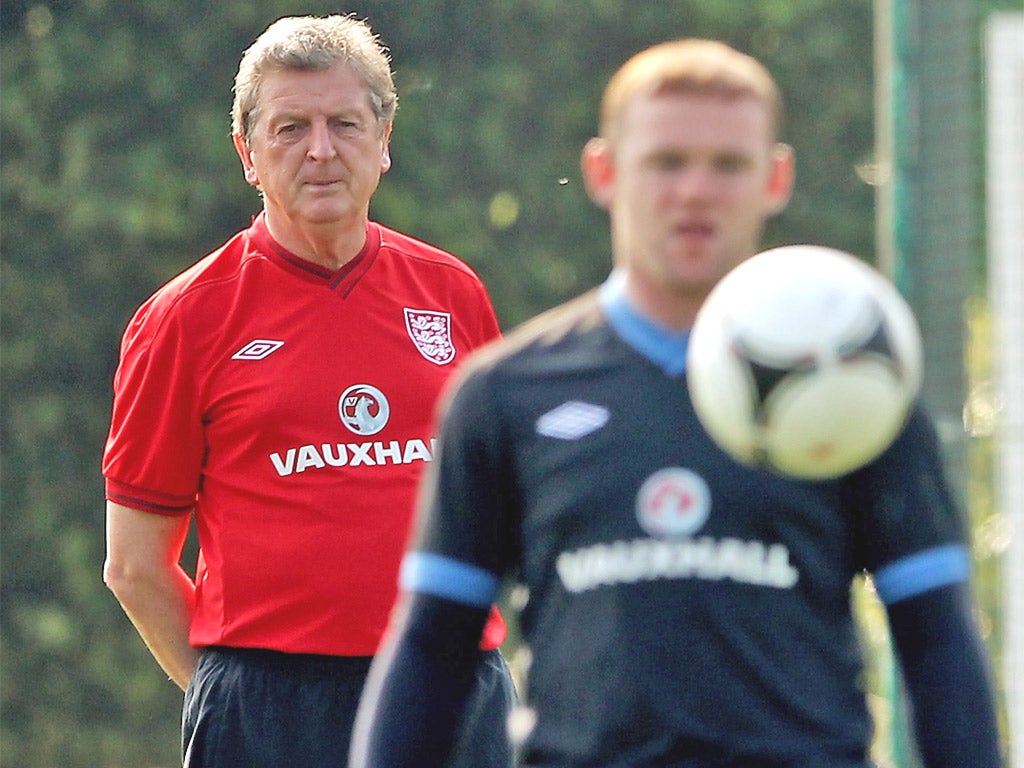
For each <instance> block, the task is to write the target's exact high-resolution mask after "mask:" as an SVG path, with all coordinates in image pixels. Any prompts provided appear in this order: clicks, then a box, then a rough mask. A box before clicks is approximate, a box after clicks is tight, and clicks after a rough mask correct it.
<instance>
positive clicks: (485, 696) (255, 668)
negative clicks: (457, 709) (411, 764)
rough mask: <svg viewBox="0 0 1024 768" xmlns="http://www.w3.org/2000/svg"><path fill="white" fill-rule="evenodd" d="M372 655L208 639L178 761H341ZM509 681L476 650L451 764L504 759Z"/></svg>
mask: <svg viewBox="0 0 1024 768" xmlns="http://www.w3.org/2000/svg"><path fill="white" fill-rule="evenodd" d="M371 661H372V658H371V657H368V656H360V657H343V656H319V655H311V654H290V653H279V652H277V651H265V650H260V649H248V648H208V649H206V650H205V651H204V652H203V654H202V655H201V656H200V659H199V664H198V666H197V667H196V671H195V674H194V675H193V676H192V681H191V683H190V684H189V687H188V690H187V691H186V692H185V703H184V709H183V712H182V727H181V731H182V746H181V748H182V764H183V766H184V767H185V768H241V766H244V767H245V768H264V767H265V768H345V766H346V765H347V763H348V748H349V742H350V739H351V736H352V725H353V723H354V721H355V716H356V709H357V708H358V706H359V696H360V694H361V693H362V690H363V684H364V683H365V681H366V675H367V672H368V671H369V668H370V662H371ZM515 698H516V695H515V689H514V687H513V684H512V676H511V674H510V673H509V669H508V665H507V664H506V663H505V659H504V658H503V657H502V655H501V653H500V652H498V651H488V652H486V653H484V654H483V661H482V663H481V664H480V668H479V671H478V672H477V684H476V688H475V689H474V692H473V697H472V699H471V700H470V702H469V705H468V706H469V709H468V710H467V713H466V719H465V721H464V723H463V730H462V733H461V734H460V736H459V740H458V742H457V747H456V754H455V756H454V758H453V760H452V763H451V767H452V768H510V766H511V765H512V763H513V758H512V748H511V746H510V744H509V739H508V735H507V730H506V722H507V719H508V714H509V713H510V712H511V710H512V708H513V706H514V705H515Z"/></svg>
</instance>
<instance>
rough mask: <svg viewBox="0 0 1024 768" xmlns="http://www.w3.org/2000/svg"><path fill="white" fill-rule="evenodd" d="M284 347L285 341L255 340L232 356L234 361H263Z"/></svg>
mask: <svg viewBox="0 0 1024 768" xmlns="http://www.w3.org/2000/svg"><path fill="white" fill-rule="evenodd" d="M283 346H284V342H283V341H271V340H270V339H253V340H252V341H250V342H249V343H248V344H246V345H245V346H244V347H242V348H241V349H240V350H238V351H237V352H235V354H233V355H232V356H231V359H232V360H262V359H263V358H265V357H267V356H268V355H271V354H273V353H274V352H276V351H277V350H279V349H280V348H281V347H283Z"/></svg>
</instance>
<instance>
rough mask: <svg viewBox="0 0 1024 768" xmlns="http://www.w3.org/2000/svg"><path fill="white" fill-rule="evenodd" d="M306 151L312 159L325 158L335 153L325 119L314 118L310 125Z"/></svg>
mask: <svg viewBox="0 0 1024 768" xmlns="http://www.w3.org/2000/svg"><path fill="white" fill-rule="evenodd" d="M308 152H309V156H310V157H311V158H313V159H314V160H326V159H328V158H330V157H332V156H333V155H334V154H335V150H334V141H333V137H332V136H331V129H330V127H329V126H328V125H327V121H326V120H314V121H313V123H312V125H310V127H309V150H308Z"/></svg>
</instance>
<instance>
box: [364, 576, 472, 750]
mask: <svg viewBox="0 0 1024 768" xmlns="http://www.w3.org/2000/svg"><path fill="white" fill-rule="evenodd" d="M402 600H403V602H402V604H401V607H400V608H399V611H400V613H399V615H398V616H397V617H396V619H397V624H395V623H393V624H392V631H394V632H396V634H395V636H394V637H393V639H392V640H389V641H388V642H387V643H386V645H385V648H384V649H383V650H382V651H381V653H379V654H378V655H377V657H376V659H375V660H374V663H373V666H372V668H371V671H370V676H369V678H368V680H367V683H366V688H365V690H364V691H363V696H362V700H361V702H360V706H359V713H358V715H357V717H356V725H355V731H354V733H353V736H352V751H351V759H350V762H349V766H350V768H407V767H408V768H412V767H414V766H415V768H435V767H436V768H442V766H444V765H445V764H446V760H447V757H448V755H449V753H450V752H451V750H452V748H453V746H454V744H455V741H456V738H457V733H458V726H459V723H460V721H461V719H462V713H463V711H464V709H465V706H466V700H467V698H468V697H469V694H470V691H471V689H472V687H473V683H474V679H475V673H476V669H477V666H478V665H479V663H480V661H481V659H482V653H481V652H480V650H479V648H478V646H479V641H480V633H481V632H482V631H483V627H484V623H485V622H486V620H487V616H488V613H489V611H490V609H489V608H475V607H471V606H467V605H464V604H461V603H454V602H451V601H449V600H445V599H443V598H439V597H433V596H430V595H423V594H418V593H417V594H406V595H404V596H403V598H402Z"/></svg>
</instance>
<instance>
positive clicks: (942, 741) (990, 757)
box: [887, 583, 1002, 768]
mask: <svg viewBox="0 0 1024 768" xmlns="http://www.w3.org/2000/svg"><path fill="white" fill-rule="evenodd" d="M887 611H888V615H889V624H890V627H891V629H892V635H893V640H894V641H895V644H896V648H897V651H898V653H899V658H900V663H901V666H902V669H903V677H904V681H905V683H906V686H907V690H908V693H909V699H910V706H911V710H912V715H913V722H914V728H915V731H916V735H917V744H918V748H919V751H920V753H921V758H922V760H923V761H924V765H925V766H927V768H963V767H964V766H968V765H969V766H971V768H998V767H999V766H1001V765H1002V762H1001V758H1000V748H999V733H998V726H997V724H996V715H995V697H994V693H993V686H992V678H991V674H990V669H989V663H988V656H987V654H986V652H985V649H984V647H983V645H982V642H981V638H980V637H979V635H978V633H977V631H976V628H975V624H974V620H973V618H972V615H971V596H970V588H969V586H968V585H967V584H965V583H960V584H954V585H950V586H945V587H941V588H939V589H933V590H930V591H928V592H925V593H923V594H921V595H918V596H916V597H912V598H908V599H906V600H901V601H899V602H897V603H894V604H892V605H890V606H888V607H887Z"/></svg>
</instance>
